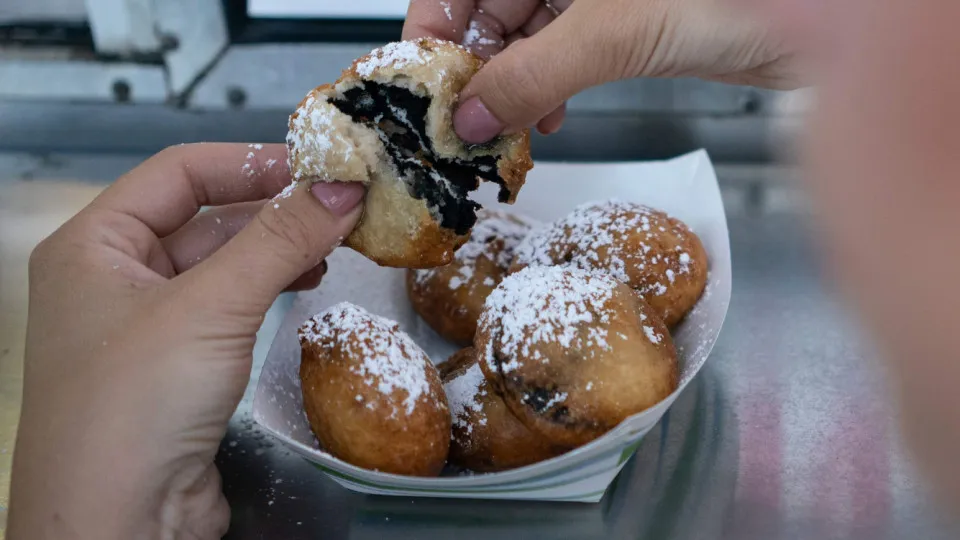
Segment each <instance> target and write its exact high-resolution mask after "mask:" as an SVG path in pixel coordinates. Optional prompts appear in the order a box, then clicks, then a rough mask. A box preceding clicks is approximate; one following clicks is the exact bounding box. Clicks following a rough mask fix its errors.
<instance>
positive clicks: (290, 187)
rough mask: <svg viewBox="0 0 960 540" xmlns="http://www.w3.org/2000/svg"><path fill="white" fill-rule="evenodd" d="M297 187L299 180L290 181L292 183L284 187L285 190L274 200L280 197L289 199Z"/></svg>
mask: <svg viewBox="0 0 960 540" xmlns="http://www.w3.org/2000/svg"><path fill="white" fill-rule="evenodd" d="M296 189H297V181H296V180H294V181H293V182H290V185H288V186H287V187H285V188H283V191H281V192H280V193H277V196H276V197H274V198H273V200H275V201H276V200H279V199H289V198H290V196H291V195H293V192H294V190H296Z"/></svg>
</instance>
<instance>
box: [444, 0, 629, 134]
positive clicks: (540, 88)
mask: <svg viewBox="0 0 960 540" xmlns="http://www.w3.org/2000/svg"><path fill="white" fill-rule="evenodd" d="M587 5H592V4H590V3H589V2H575V3H574V4H573V5H572V6H571V7H570V9H568V10H567V11H566V12H565V13H564V14H563V15H561V16H560V17H558V18H557V19H556V20H555V21H554V22H552V23H551V24H549V25H547V26H546V27H545V28H543V29H542V30H540V31H539V32H537V33H536V34H535V35H533V36H531V37H529V38H527V39H524V40H521V41H518V42H516V43H514V44H513V45H511V46H510V47H509V48H507V49H505V50H504V51H503V52H502V53H500V54H498V55H497V56H495V57H494V58H493V59H491V60H490V62H489V63H487V65H485V66H484V67H483V68H481V70H480V71H479V72H478V73H477V74H476V75H475V76H474V77H473V79H471V80H470V82H469V83H468V84H467V86H466V88H464V90H463V92H462V93H461V97H460V99H461V105H460V106H459V108H458V109H457V111H456V112H455V114H454V119H453V122H454V127H455V129H456V132H457V134H458V135H459V136H460V137H461V138H462V139H463V140H464V141H466V142H468V143H484V142H487V141H489V140H490V139H492V138H494V137H496V136H497V135H499V134H500V133H502V132H503V131H504V129H508V128H509V129H522V128H525V127H527V126H531V125H534V124H535V123H537V122H539V121H540V120H541V119H542V118H544V117H545V116H547V114H549V113H550V111H553V110H554V109H556V108H558V107H560V106H561V105H562V104H563V103H564V102H565V101H566V100H567V99H568V98H570V97H571V96H573V95H574V94H576V93H577V92H579V91H581V90H583V89H585V88H588V87H590V86H594V85H597V84H600V83H603V82H606V81H608V80H612V79H615V78H618V77H619V76H620V73H621V72H622V66H621V64H623V63H624V61H623V57H624V56H629V54H628V53H630V52H631V49H629V47H630V46H631V43H632V41H631V39H628V37H627V36H618V35H611V34H612V32H613V31H614V30H613V29H617V28H620V27H626V28H621V29H620V30H618V31H619V32H621V33H629V32H624V30H625V29H626V30H629V27H630V25H629V24H621V22H620V21H617V20H616V19H617V18H619V17H621V16H624V15H622V14H621V12H620V10H612V11H611V12H608V11H607V10H599V11H598V10H594V11H593V12H591V11H590V10H586V8H585V7H581V6H587ZM614 23H616V24H614Z"/></svg>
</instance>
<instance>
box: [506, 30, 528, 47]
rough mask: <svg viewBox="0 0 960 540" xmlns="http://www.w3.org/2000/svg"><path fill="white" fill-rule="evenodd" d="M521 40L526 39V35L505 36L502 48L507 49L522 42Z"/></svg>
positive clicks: (516, 33)
mask: <svg viewBox="0 0 960 540" xmlns="http://www.w3.org/2000/svg"><path fill="white" fill-rule="evenodd" d="M522 39H527V36H526V34H524V33H523V32H514V33H512V34H510V35H509V36H507V39H506V40H504V41H505V43H504V46H503V48H507V47H509V46H511V45H513V44H514V43H516V42H518V41H520V40H522Z"/></svg>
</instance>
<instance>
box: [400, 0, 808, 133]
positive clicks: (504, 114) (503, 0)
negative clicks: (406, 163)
mask: <svg viewBox="0 0 960 540" xmlns="http://www.w3.org/2000/svg"><path fill="white" fill-rule="evenodd" d="M424 36H430V37H437V38H441V39H447V40H451V41H457V42H464V43H467V44H468V45H470V48H471V49H473V50H474V51H475V52H478V53H480V54H481V55H482V56H491V55H493V54H494V53H497V54H496V55H495V56H493V57H492V58H491V60H490V62H489V63H488V64H487V65H486V66H484V67H483V68H482V69H481V70H480V72H479V73H477V75H476V76H475V77H474V78H473V80H471V81H470V83H469V84H468V85H467V86H466V88H464V90H463V92H462V93H461V96H460V103H461V105H460V107H459V109H458V110H457V112H456V114H455V115H454V127H455V128H456V131H457V134H458V135H460V137H461V138H462V139H463V140H464V141H466V142H469V143H481V142H485V141H488V140H490V139H491V138H493V137H495V136H496V135H498V134H500V133H502V132H504V131H512V130H517V129H522V128H525V127H528V126H531V125H537V127H538V128H539V130H540V131H541V132H545V133H550V132H553V131H556V130H557V129H559V127H560V124H561V123H562V121H563V103H564V102H565V101H566V100H567V99H568V98H570V97H571V96H573V95H574V94H576V93H577V92H580V91H581V90H584V89H586V88H589V87H591V86H596V85H599V84H602V83H605V82H610V81H614V80H618V79H626V78H632V77H701V78H704V79H709V80H716V81H722V82H729V83H736V84H750V85H756V86H764V87H771V88H794V87H797V86H798V78H797V76H796V74H795V73H794V72H793V70H794V62H793V56H792V55H791V54H788V52H787V50H786V47H785V46H783V45H782V44H781V42H780V41H779V40H777V39H774V38H773V37H771V35H770V34H769V32H768V25H767V24H766V23H765V22H764V21H760V20H756V19H753V18H750V17H748V16H746V14H744V13H740V12H738V11H736V10H734V9H733V8H731V7H728V6H726V3H725V0H577V1H576V2H574V1H573V0H551V1H550V2H541V1H540V0H413V1H412V2H411V4H410V9H409V11H408V13H407V22H406V24H405V26H404V38H405V39H412V38H416V37H424ZM501 49H502V52H499V51H500V50H501Z"/></svg>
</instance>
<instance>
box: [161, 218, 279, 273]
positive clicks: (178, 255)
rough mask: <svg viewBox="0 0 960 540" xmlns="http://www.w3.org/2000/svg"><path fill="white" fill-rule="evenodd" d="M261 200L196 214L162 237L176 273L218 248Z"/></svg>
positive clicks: (241, 225) (246, 220)
mask: <svg viewBox="0 0 960 540" xmlns="http://www.w3.org/2000/svg"><path fill="white" fill-rule="evenodd" d="M263 205H264V201H254V202H245V203H236V204H230V205H227V206H220V207H217V208H212V209H210V210H208V211H206V212H201V213H199V214H197V216H196V217H194V218H193V219H191V220H190V221H189V222H187V224H186V225H184V226H183V227H180V228H179V229H177V230H176V231H175V232H174V233H173V234H171V235H170V236H167V237H166V238H164V239H162V240H161V244H163V248H164V250H166V252H167V257H168V258H169V259H170V262H172V263H173V269H174V271H175V272H176V273H177V274H182V273H184V272H186V271H187V270H189V269H191V268H193V267H194V266H196V265H198V264H200V262H201V261H203V260H205V259H206V258H207V257H209V256H210V255H211V254H213V252H215V251H217V250H218V249H220V248H221V247H222V246H223V245H224V244H226V243H227V241H228V240H230V239H231V238H233V237H234V236H236V235H237V233H239V232H240V231H241V230H242V229H243V228H244V227H246V226H247V224H248V223H250V221H251V220H252V219H253V217H254V216H256V215H257V212H259V211H260V210H261V209H262V208H263Z"/></svg>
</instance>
